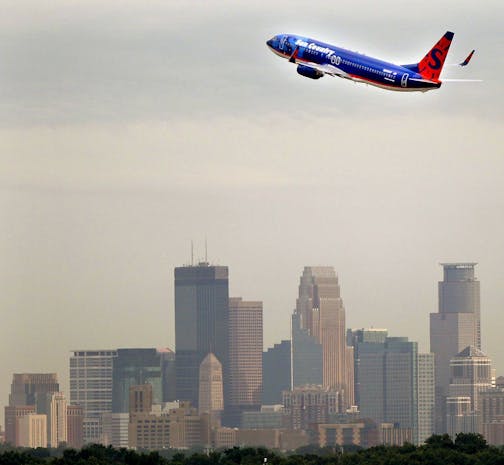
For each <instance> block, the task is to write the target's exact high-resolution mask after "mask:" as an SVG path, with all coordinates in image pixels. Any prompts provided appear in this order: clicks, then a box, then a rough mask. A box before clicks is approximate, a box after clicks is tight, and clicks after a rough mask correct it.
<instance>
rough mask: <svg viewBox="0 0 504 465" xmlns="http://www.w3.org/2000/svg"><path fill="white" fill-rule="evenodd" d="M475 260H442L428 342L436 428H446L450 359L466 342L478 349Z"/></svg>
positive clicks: (478, 332) (441, 431)
mask: <svg viewBox="0 0 504 465" xmlns="http://www.w3.org/2000/svg"><path fill="white" fill-rule="evenodd" d="M475 265H476V263H443V264H442V266H443V281H441V282H439V285H438V294H439V312H438V313H431V314H430V346H431V352H432V353H434V356H435V367H436V373H435V375H436V432H437V433H444V432H446V424H445V423H446V410H445V405H446V404H445V398H446V396H447V395H448V386H449V384H450V360H451V359H452V358H453V357H455V356H456V355H457V354H458V353H459V352H461V351H462V350H463V349H465V348H466V347H468V346H473V347H475V348H476V349H479V350H481V324H480V283H479V281H478V280H477V279H476V277H475V276H474V267H475Z"/></svg>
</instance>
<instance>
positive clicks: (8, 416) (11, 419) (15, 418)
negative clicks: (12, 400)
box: [5, 405, 36, 446]
mask: <svg viewBox="0 0 504 465" xmlns="http://www.w3.org/2000/svg"><path fill="white" fill-rule="evenodd" d="M35 413H36V407H35V405H19V406H17V407H16V406H6V407H5V442H6V443H8V444H12V445H13V446H19V419H20V418H21V417H24V416H25V415H34V414H35Z"/></svg>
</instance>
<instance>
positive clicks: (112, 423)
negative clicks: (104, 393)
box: [97, 412, 130, 449]
mask: <svg viewBox="0 0 504 465" xmlns="http://www.w3.org/2000/svg"><path fill="white" fill-rule="evenodd" d="M129 422H130V415H129V413H111V412H109V413H103V414H102V419H101V423H102V435H101V438H100V440H99V441H97V442H100V443H101V444H103V445H105V446H112V447H115V448H117V449H120V448H121V447H129V440H128V439H129V431H128V429H129Z"/></svg>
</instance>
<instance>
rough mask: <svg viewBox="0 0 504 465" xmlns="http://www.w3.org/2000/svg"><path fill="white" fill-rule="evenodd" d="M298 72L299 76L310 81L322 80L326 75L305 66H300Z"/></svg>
mask: <svg viewBox="0 0 504 465" xmlns="http://www.w3.org/2000/svg"><path fill="white" fill-rule="evenodd" d="M297 72H298V74H301V76H304V77H307V78H310V79H320V78H321V77H322V76H323V75H324V73H322V72H321V71H319V70H317V69H314V68H311V67H310V66H304V65H298V67H297Z"/></svg>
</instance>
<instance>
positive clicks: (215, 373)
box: [198, 354, 224, 423]
mask: <svg viewBox="0 0 504 465" xmlns="http://www.w3.org/2000/svg"><path fill="white" fill-rule="evenodd" d="M198 408H199V413H200V415H201V414H203V413H208V414H209V415H211V416H212V419H213V420H215V422H217V423H218V422H219V420H220V418H221V414H222V411H223V410H224V392H223V387H222V365H221V362H219V360H218V359H217V357H216V356H215V355H214V354H208V355H207V356H206V357H205V358H204V359H203V361H202V362H201V365H200V369H199V407H198Z"/></svg>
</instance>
